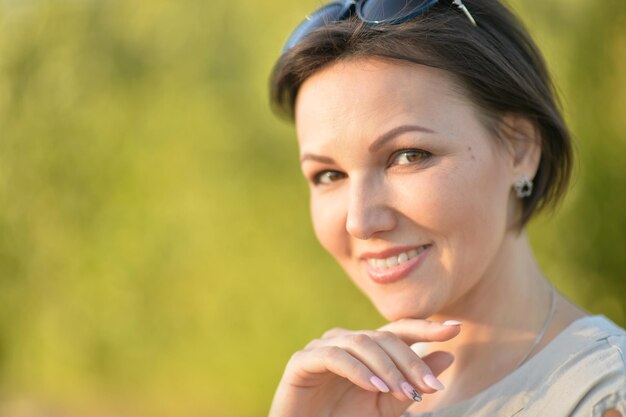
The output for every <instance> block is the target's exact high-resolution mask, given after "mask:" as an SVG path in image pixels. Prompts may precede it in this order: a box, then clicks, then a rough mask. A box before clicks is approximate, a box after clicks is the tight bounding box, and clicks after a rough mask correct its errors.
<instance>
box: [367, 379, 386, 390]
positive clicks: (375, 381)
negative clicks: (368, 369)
mask: <svg viewBox="0 0 626 417" xmlns="http://www.w3.org/2000/svg"><path fill="white" fill-rule="evenodd" d="M370 382H371V383H372V385H373V386H375V387H376V389H377V390H378V391H380V392H389V387H388V386H387V384H385V383H384V382H383V380H382V379H380V378H379V377H377V376H373V377H371V378H370Z"/></svg>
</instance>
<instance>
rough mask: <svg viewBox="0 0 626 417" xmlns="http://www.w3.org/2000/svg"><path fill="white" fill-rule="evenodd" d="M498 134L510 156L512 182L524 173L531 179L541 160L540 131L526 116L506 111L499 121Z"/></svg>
mask: <svg viewBox="0 0 626 417" xmlns="http://www.w3.org/2000/svg"><path fill="white" fill-rule="evenodd" d="M500 135H501V136H502V139H503V140H504V143H505V147H506V149H507V150H508V152H509V155H510V157H511V175H512V178H511V179H512V182H515V181H517V180H518V179H519V178H521V177H522V176H524V175H526V176H527V177H528V178H530V179H533V178H535V175H536V174H537V169H539V162H540V160H541V133H540V131H539V127H538V126H537V123H536V122H535V121H534V120H532V119H531V118H529V117H528V116H525V115H521V114H515V113H507V114H505V115H504V116H503V117H502V119H501V121H500Z"/></svg>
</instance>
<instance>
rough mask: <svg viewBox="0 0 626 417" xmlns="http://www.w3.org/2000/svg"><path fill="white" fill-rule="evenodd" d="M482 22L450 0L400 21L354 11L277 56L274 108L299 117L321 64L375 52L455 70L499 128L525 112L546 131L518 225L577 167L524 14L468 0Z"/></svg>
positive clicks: (559, 192) (559, 190) (560, 191)
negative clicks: (304, 90) (299, 102)
mask: <svg viewBox="0 0 626 417" xmlns="http://www.w3.org/2000/svg"><path fill="white" fill-rule="evenodd" d="M464 3H465V5H466V6H467V8H468V9H469V10H470V12H471V14H472V16H473V17H474V18H475V19H476V22H477V24H478V26H477V27H475V26H473V25H472V23H471V22H470V21H469V20H468V19H467V17H466V16H465V15H464V14H463V13H461V12H460V10H458V9H457V8H456V7H455V6H454V5H451V4H450V2H448V1H440V2H439V3H438V4H436V5H435V6H433V7H432V8H431V9H429V10H428V11H427V12H426V13H424V14H423V15H420V16H418V17H416V18H414V19H411V20H409V21H407V22H404V23H401V24H398V25H388V24H378V25H370V24H366V23H363V22H361V21H360V20H359V19H358V18H356V17H353V18H349V19H346V20H343V21H340V22H335V23H332V24H329V25H327V26H325V27H322V28H320V29H317V30H315V31H313V32H312V33H310V34H308V35H307V36H305V37H304V38H303V39H302V40H301V41H300V42H299V43H298V44H297V45H296V46H294V47H293V48H291V49H290V50H288V51H286V52H285V53H283V54H282V56H281V57H280V58H279V59H278V61H277V62H276V64H275V66H274V69H273V72H272V75H271V85H270V89H271V92H270V96H271V103H272V106H273V108H274V110H275V111H276V112H277V113H279V114H282V115H286V116H287V117H288V118H289V119H291V120H293V118H294V110H295V109H294V107H295V103H296V97H297V95H298V91H299V89H300V87H301V86H302V84H303V82H304V81H305V80H306V79H307V78H309V77H310V76H311V75H313V74H314V73H315V72H317V71H319V70H320V69H322V68H323V67H325V66H327V65H330V64H332V63H334V62H338V61H340V60H344V59H349V58H359V57H373V58H381V59H386V60H395V61H398V60H399V61H404V62H411V63H415V64H420V65H426V66H429V67H434V68H439V69H442V70H444V71H446V72H448V73H449V74H451V75H452V77H453V79H454V80H455V81H456V82H457V83H458V86H459V87H460V88H461V89H462V90H463V91H464V93H465V94H466V96H467V97H468V98H469V99H470V101H471V102H472V103H473V104H474V105H475V106H476V107H477V108H478V109H479V110H480V111H479V113H480V114H481V116H483V117H481V119H483V122H485V125H486V126H487V127H488V128H489V129H490V130H491V131H492V132H493V133H495V134H496V136H498V137H499V135H498V134H497V133H498V132H497V129H496V123H493V122H496V121H497V120H499V119H500V118H501V116H502V115H504V114H506V113H516V114H520V115H524V116H525V117H528V118H529V119H530V120H531V121H533V122H534V123H536V125H537V127H538V129H539V132H540V136H541V160H540V162H539V168H538V170H537V173H536V175H535V177H534V179H533V183H534V187H533V193H532V195H531V196H530V197H528V198H524V199H523V200H522V213H521V218H520V219H519V226H520V228H521V227H523V226H524V225H525V224H526V223H527V221H528V220H529V219H530V218H531V216H532V215H533V214H534V213H535V212H538V211H539V210H541V209H543V208H545V207H549V206H550V207H552V208H553V207H555V206H556V204H557V202H558V201H559V200H560V199H561V198H562V196H563V195H564V194H565V191H566V189H567V186H568V183H569V179H570V175H571V170H572V162H573V161H572V159H573V157H572V145H571V137H570V132H569V130H568V128H567V126H566V124H565V122H564V120H563V117H562V115H561V111H560V105H559V103H558V100H557V94H556V91H555V88H554V85H553V83H552V81H551V79H550V75H549V73H548V70H547V68H546V65H545V62H544V59H543V57H542V56H541V53H540V52H539V49H538V48H537V46H536V45H535V43H534V42H533V40H532V39H531V37H530V35H529V34H528V32H527V30H526V29H525V28H524V26H523V24H522V23H521V21H520V20H519V19H518V18H517V17H516V16H515V15H514V14H513V13H512V12H511V11H510V10H509V9H507V7H505V6H504V5H503V4H502V3H501V2H500V1H499V0H464Z"/></svg>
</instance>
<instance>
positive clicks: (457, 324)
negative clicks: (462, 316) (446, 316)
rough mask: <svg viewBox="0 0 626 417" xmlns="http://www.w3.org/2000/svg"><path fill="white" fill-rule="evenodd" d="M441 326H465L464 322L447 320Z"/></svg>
mask: <svg viewBox="0 0 626 417" xmlns="http://www.w3.org/2000/svg"><path fill="white" fill-rule="evenodd" d="M441 324H443V325H444V326H460V325H461V324H463V322H462V321H458V320H446V321H444V322H443V323H441Z"/></svg>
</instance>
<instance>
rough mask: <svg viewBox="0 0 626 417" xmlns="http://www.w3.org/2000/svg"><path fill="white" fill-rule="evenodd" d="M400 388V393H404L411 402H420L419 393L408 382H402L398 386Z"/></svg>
mask: <svg viewBox="0 0 626 417" xmlns="http://www.w3.org/2000/svg"><path fill="white" fill-rule="evenodd" d="M400 387H401V388H402V391H404V394H405V395H406V396H407V397H409V398H410V399H412V400H413V401H422V396H421V395H420V393H419V392H417V391H416V390H415V388H413V387H412V386H411V385H410V384H409V383H408V382H403V383H402V384H400Z"/></svg>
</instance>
